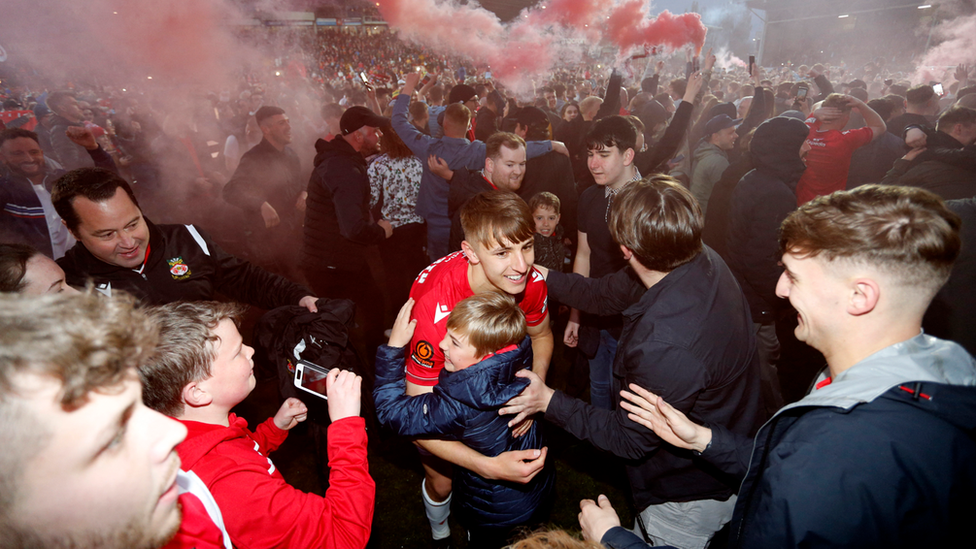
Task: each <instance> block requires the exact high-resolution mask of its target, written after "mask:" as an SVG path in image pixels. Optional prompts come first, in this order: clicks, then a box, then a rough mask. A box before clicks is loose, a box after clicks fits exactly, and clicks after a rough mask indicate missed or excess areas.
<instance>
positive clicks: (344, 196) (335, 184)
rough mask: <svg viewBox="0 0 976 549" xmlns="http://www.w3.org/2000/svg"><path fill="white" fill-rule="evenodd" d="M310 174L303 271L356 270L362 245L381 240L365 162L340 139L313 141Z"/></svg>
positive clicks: (362, 255)
mask: <svg viewBox="0 0 976 549" xmlns="http://www.w3.org/2000/svg"><path fill="white" fill-rule="evenodd" d="M315 150H316V152H317V154H316V155H315V161H314V162H313V165H314V166H315V170H314V171H313V172H312V177H311V179H309V181H308V198H307V199H306V201H305V242H304V245H303V246H302V259H301V267H302V269H305V270H312V271H322V270H326V269H330V270H332V269H336V270H341V271H354V272H355V271H361V270H363V269H365V268H367V266H366V254H365V253H364V252H365V249H366V246H368V245H370V244H378V243H380V242H382V241H383V239H384V238H386V233H384V231H383V228H382V227H380V226H379V225H377V224H376V223H374V222H373V221H372V220H371V219H370V215H369V177H368V176H367V175H366V159H365V158H363V155H361V154H359V152H357V151H356V149H354V148H352V145H350V144H349V143H348V142H346V140H345V139H343V138H342V136H336V137H335V138H334V139H333V140H332V141H325V140H324V139H319V140H318V141H316V142H315Z"/></svg>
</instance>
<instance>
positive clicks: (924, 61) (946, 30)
mask: <svg viewBox="0 0 976 549" xmlns="http://www.w3.org/2000/svg"><path fill="white" fill-rule="evenodd" d="M932 38H933V40H938V41H939V42H938V43H937V44H936V45H935V46H932V47H930V48H929V49H928V51H926V52H925V54H924V55H922V57H921V59H920V60H919V62H918V66H917V68H916V71H915V75H914V76H913V78H912V82H913V83H914V84H922V83H926V84H927V83H928V82H930V81H933V80H936V81H938V80H941V79H942V75H943V74H945V73H946V71H947V70H948V72H949V73H950V74H951V73H952V71H951V69H950V67H953V66H956V65H960V64H976V15H970V16H967V17H958V18H955V19H950V20H948V21H945V22H944V23H942V24H940V25H938V26H937V27H935V29H933V30H932ZM970 76H971V77H972V76H976V75H970Z"/></svg>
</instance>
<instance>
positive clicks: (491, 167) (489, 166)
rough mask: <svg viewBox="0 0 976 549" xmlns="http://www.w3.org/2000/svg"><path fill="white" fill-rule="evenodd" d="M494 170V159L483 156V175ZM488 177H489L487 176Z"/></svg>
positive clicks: (489, 173)
mask: <svg viewBox="0 0 976 549" xmlns="http://www.w3.org/2000/svg"><path fill="white" fill-rule="evenodd" d="M494 171H495V161H494V160H492V159H491V157H490V156H486V157H485V175H488V176H490V175H491V174H492V172H494ZM488 179H491V177H489V178H488Z"/></svg>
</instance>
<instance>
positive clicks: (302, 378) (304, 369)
mask: <svg viewBox="0 0 976 549" xmlns="http://www.w3.org/2000/svg"><path fill="white" fill-rule="evenodd" d="M328 376H329V370H327V369H325V368H323V367H321V366H319V365H317V364H312V363H311V362H308V361H306V360H299V361H298V364H296V365H295V387H298V388H299V389H301V390H303V391H305V392H306V393H312V394H313V395H315V396H317V397H319V398H321V399H325V400H328V399H329V397H327V396H326V390H325V382H326V380H325V378H327V377H328Z"/></svg>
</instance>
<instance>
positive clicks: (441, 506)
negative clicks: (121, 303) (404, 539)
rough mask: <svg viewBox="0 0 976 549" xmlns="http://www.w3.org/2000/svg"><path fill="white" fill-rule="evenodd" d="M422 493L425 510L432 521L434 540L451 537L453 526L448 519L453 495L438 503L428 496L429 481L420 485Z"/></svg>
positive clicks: (424, 481)
mask: <svg viewBox="0 0 976 549" xmlns="http://www.w3.org/2000/svg"><path fill="white" fill-rule="evenodd" d="M420 493H421V494H422V495H423V496H424V508H425V509H426V510H427V520H429V521H430V531H431V533H432V534H433V536H434V539H444V538H446V537H450V535H451V526H450V525H449V524H448V523H447V517H449V516H450V515H451V495H450V494H448V495H447V499H445V500H444V501H442V502H439V503H438V502H436V501H434V500H432V499H430V496H428V495H427V479H424V480H423V482H421V483H420Z"/></svg>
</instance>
